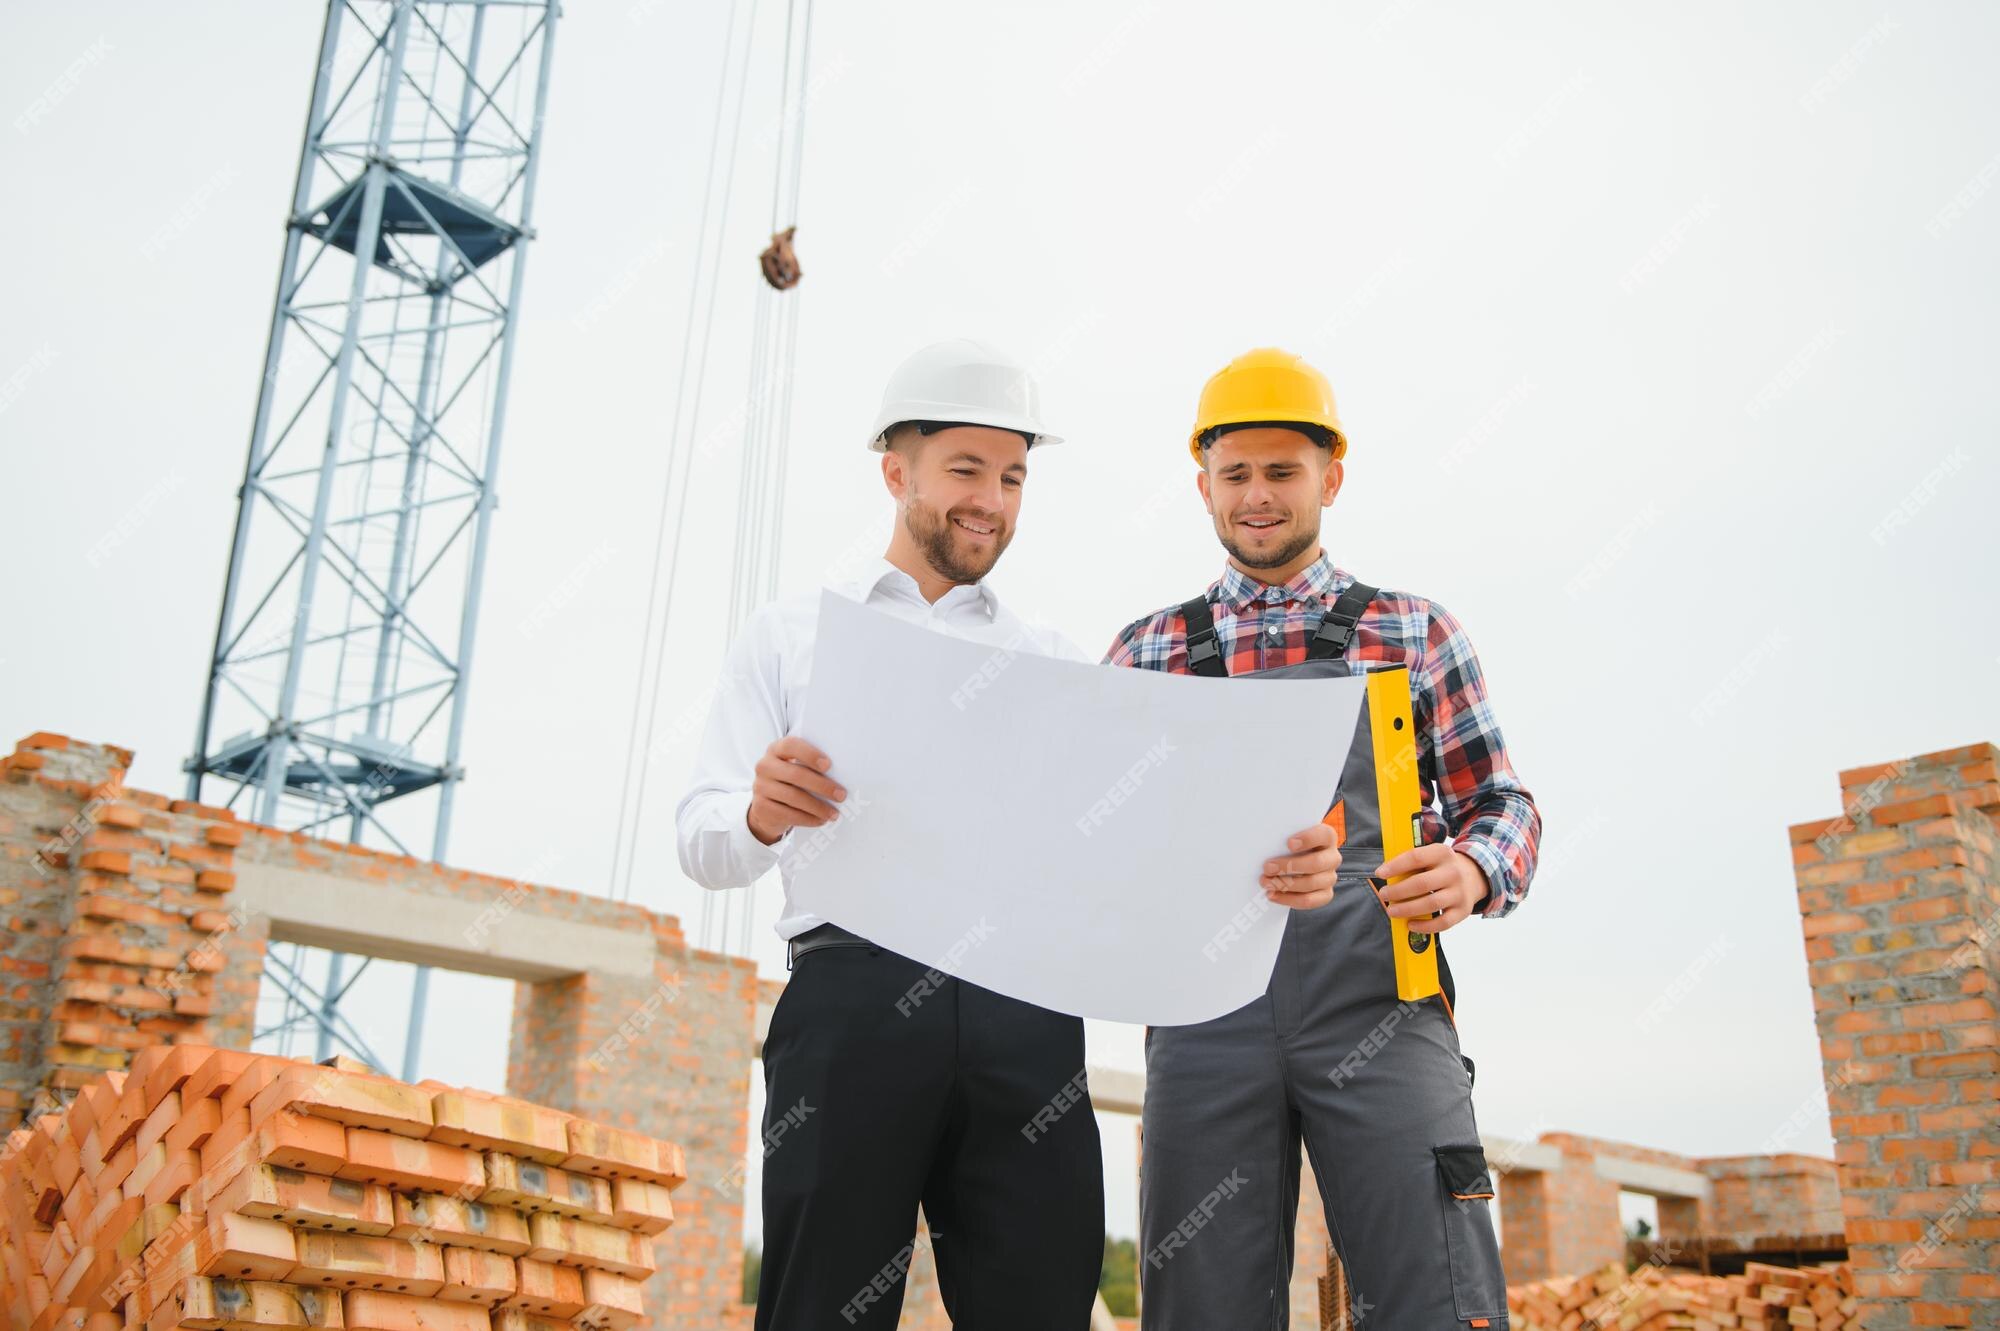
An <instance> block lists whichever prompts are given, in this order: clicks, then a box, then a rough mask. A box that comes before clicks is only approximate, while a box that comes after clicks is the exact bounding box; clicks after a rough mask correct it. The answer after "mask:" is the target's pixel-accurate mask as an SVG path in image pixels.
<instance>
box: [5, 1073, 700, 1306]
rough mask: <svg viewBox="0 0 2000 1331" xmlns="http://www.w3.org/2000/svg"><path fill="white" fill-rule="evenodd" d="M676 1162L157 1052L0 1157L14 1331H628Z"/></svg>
mask: <svg viewBox="0 0 2000 1331" xmlns="http://www.w3.org/2000/svg"><path fill="white" fill-rule="evenodd" d="M686 1172H687V1171H686V1166H685V1164H684V1162H683V1158H682V1154H681V1150H680V1148H679V1147H678V1146H675V1145H674V1144H672V1143H669V1142H664V1141H659V1140H657V1139H655V1138H652V1137H647V1136H644V1135H642V1134H639V1133H635V1132H630V1131H626V1130H623V1129H619V1128H613V1127H607V1126H604V1125H601V1124H597V1123H593V1122H590V1121H587V1120H585V1119H581V1118H578V1117H575V1116H573V1115H570V1114H566V1113H562V1112H560V1111H558V1110H554V1109H549V1108H545V1107H543V1106H539V1105H535V1104H530V1103H528V1102H526V1101H522V1100H514V1099H508V1098H505V1097H501V1096H496V1095H490V1094H487V1093H484V1092H480V1091H472V1090H464V1089H458V1088H453V1087H449V1086H445V1085H443V1084H442V1083H438V1082H429V1081H427V1082H422V1083H419V1084H416V1085H411V1084H408V1083H404V1082H400V1081H396V1080H393V1079H391V1078H388V1077H383V1076H379V1075H376V1074H374V1073H372V1072H369V1071H367V1070H366V1068H365V1067H364V1066H363V1065H361V1064H359V1063H355V1062H354V1061H353V1060H349V1059H344V1058H342V1059H334V1060H331V1061H330V1062H329V1063H327V1064H323V1065H322V1064H312V1063H305V1062H300V1061H298V1060H294V1059H288V1058H280V1057H275V1056H270V1055H253V1054H247V1053H240V1052H237V1051H233V1050H220V1049H210V1048H206V1047H203V1046H198V1045H178V1046H172V1047H168V1046H153V1047H150V1048H147V1049H144V1050H141V1051H139V1052H138V1053H136V1054H135V1055H134V1057H133V1059H132V1062H131V1066H130V1067H129V1068H128V1069H126V1070H124V1071H112V1072H108V1073H106V1074H104V1075H103V1076H102V1077H100V1078H98V1079H97V1080H95V1081H93V1082H91V1083H89V1084H88V1085H86V1086H85V1087H84V1088H83V1090H82V1091H81V1092H80V1093H79V1094H78V1095H77V1096H76V1098H75V1099H74V1100H73V1101H72V1102H71V1103H70V1104H69V1105H68V1107H67V1108H66V1109H64V1110H61V1111H58V1112H51V1113H46V1114H43V1115H42V1116H41V1117H39V1118H38V1119H36V1120H35V1121H34V1122H33V1124H32V1125H31V1126H27V1127H22V1128H18V1129H16V1130H15V1131H14V1132H13V1133H12V1134H10V1135H9V1137H8V1138H7V1140H6V1142H5V1145H4V1148H0V1264H3V1265H0V1310H4V1316H5V1319H6V1324H7V1325H8V1326H10V1327H14V1328H20V1329H21V1331H139V1329H140V1328H144V1331H177V1329H178V1331H196V1329H200V1331H214V1329H217V1328H223V1329H234V1328H255V1327H320V1328H345V1329H346V1331H571V1329H572V1328H589V1331H624V1328H628V1327H631V1326H634V1325H635V1324H637V1323H639V1322H640V1321H641V1320H642V1318H643V1317H644V1316H645V1312H644V1308H643V1307H642V1303H641V1291H642V1288H643V1282H644V1280H645V1278H646V1277H647V1276H649V1275H651V1274H652V1273H653V1271H654V1269H655V1265H656V1263H655V1259H654V1254H653V1244H652V1240H653V1238H654V1236H656V1235H658V1234H660V1233H661V1232H662V1231H664V1230H665V1229H666V1228H667V1227H668V1226H669V1225H670V1224H672V1223H673V1207H672V1204H671V1201H670V1198H669V1195H668V1194H669V1191H670V1190H671V1189H672V1188H674V1187H676V1186H678V1185H679V1184H680V1183H681V1182H682V1181H684V1179H685V1177H686Z"/></svg>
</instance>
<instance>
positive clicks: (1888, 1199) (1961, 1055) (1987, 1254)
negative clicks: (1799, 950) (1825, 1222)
mask: <svg viewBox="0 0 2000 1331" xmlns="http://www.w3.org/2000/svg"><path fill="white" fill-rule="evenodd" d="M1996 759H2000V750H1996V749H1995V748H1994V746H1993V745H1991V744H1975V745H1971V746H1969V747H1966V748H1961V749H1949V750H1945V751H1942V752H1938V753H1927V754H1923V755H1920V756H1918V757H1916V758H1910V759H1904V760H1900V761H1898V762H1893V763H1883V764H1878V765H1875V766H1870V767H1860V768H1855V769H1853V770H1852V771H1847V772H1842V773H1841V774H1840V788H1841V810H1842V811H1841V814H1840V815H1839V816H1838V817H1835V818H1829V819H1824V820H1821V821H1817V822H1810V823H1801V824H1799V825H1797V826H1795V827H1793V828H1792V829H1791V842H1792V858H1793V862H1794V865H1795V866H1796V867H1795V876H1796V879H1797V886H1798V900H1799V913H1800V915H1801V917H1802V921H1801V922H1802V927H1803V932H1804V936H1805V948H1806V959H1807V962H1808V965H1809V968H1810V974H1811V978H1812V986H1813V1007H1814V1010H1815V1013H1816V1017H1817V1022H1818V1029H1819V1039H1820V1052H1821V1057H1822V1060H1823V1063H1824V1066H1825V1075H1826V1084H1827V1088H1828V1090H1827V1105H1828V1108H1829V1110H1830V1111H1831V1114H1832V1125H1833V1134H1834V1139H1835V1143H1836V1145H1835V1158H1836V1159H1837V1160H1838V1162H1839V1165H1840V1187H1841V1192H1842V1195H1843V1205H1844V1208H1845V1213H1846V1231H1847V1241H1848V1252H1849V1255H1850V1258H1851V1260H1852V1261H1853V1264H1854V1270H1855V1286H1856V1293H1857V1294H1858V1295H1859V1296H1860V1297H1861V1298H1862V1299H1863V1306H1862V1315H1863V1318H1864V1320H1865V1321H1866V1323H1867V1325H1868V1326H1869V1327H1870V1328H1871V1331H1898V1329H1899V1328H1904V1327H1921V1326H1982V1327H1992V1326H2000V1274H1996V1273H2000V1041H1996V1036H1995V1025H1996V1012H1995V983H1994V981H1995V976H1996V965H2000V947H1996V944H2000V844H1996V836H1995V827H1994V816H1995V814H1996V812H2000V765H1996Z"/></svg>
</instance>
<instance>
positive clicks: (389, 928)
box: [230, 861, 657, 982]
mask: <svg viewBox="0 0 2000 1331" xmlns="http://www.w3.org/2000/svg"><path fill="white" fill-rule="evenodd" d="M230 897H231V901H230V905H231V907H232V908H233V909H240V910H242V911H244V912H245V913H247V914H249V915H252V916H259V915H261V916H265V917H267V918H269V920H270V922H271V938H272V940H273V941H274V942H283V943H305V944H307V945H309V946H312V947H323V948H329V949H332V950H334V951H339V952H350V953H353V954H355V955H357V956H367V957H381V958H383V959H384V960H387V961H406V962H410V963H412V964H415V965H419V966H436V967H438V968H440V969H444V970H455V971H470V972H472V973H474V974H476V975H497V976H499V977H501V978H502V979H508V980H527V981H530V982H533V981H540V980H554V979H560V978H561V977H563V976H565V975H575V974H578V973H579V972H582V971H596V972H599V973H603V974H611V975H630V976H637V977H640V978H650V977H651V976H652V975H653V974H654V973H655V971H654V966H655V961H656V958H657V949H656V947H655V945H654V942H653V936H652V934H651V933H639V932H635V931H632V930H624V929H613V928H610V927H608V926H606V925H601V924H586V923H583V922H581V921H577V920H567V919H564V918H562V917H561V916H558V915H551V914H549V913H548V912H546V911H542V910H538V909H536V907H535V906H534V904H533V903H532V898H530V899H527V900H523V901H522V902H521V903H519V904H518V905H515V906H513V907H512V908H510V907H509V905H508V903H507V902H506V901H505V900H504V899H503V900H498V901H486V902H482V901H475V900H467V899H465V898H461V897H455V896H451V895H448V894H446V893H443V892H424V891H418V890H413V889H411V888H408V887H403V886H397V885H391V884H387V883H372V882H368V881H365V880H356V879H354V878H350V877H347V876H346V875H342V874H332V873H321V872H317V871H314V870H311V869H297V868H291V867H289V866H285V865H277V864H258V863H255V862H249V863H245V862H241V861H239V862H238V865H237V879H236V889H235V891H233V892H232V893H230Z"/></svg>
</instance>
